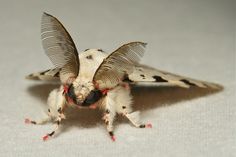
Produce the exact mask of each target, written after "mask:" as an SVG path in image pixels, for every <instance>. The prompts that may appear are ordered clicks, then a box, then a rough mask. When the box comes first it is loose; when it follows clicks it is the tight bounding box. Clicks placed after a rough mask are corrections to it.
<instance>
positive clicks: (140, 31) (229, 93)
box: [0, 0, 236, 157]
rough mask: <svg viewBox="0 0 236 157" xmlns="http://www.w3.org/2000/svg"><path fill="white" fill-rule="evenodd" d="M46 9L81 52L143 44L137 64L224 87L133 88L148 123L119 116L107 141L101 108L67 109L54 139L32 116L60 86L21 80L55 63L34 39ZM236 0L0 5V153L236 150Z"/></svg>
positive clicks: (38, 113)
mask: <svg viewBox="0 0 236 157" xmlns="http://www.w3.org/2000/svg"><path fill="white" fill-rule="evenodd" d="M44 11H46V12H48V13H50V14H52V15H54V16H56V17H58V19H60V20H61V21H62V22H63V24H64V25H65V27H66V28H67V29H68V31H69V32H70V33H71V35H72V37H73V39H74V41H75V43H76V45H77V47H78V49H79V50H84V49H86V48H103V49H104V50H106V51H109V52H111V51H112V50H114V49H116V48H117V47H118V46H120V45H122V44H124V43H126V42H129V41H137V40H138V41H145V42H147V43H148V48H147V52H146V53H145V56H144V58H143V60H142V63H145V64H148V65H150V66H153V67H156V68H159V69H163V70H168V71H171V72H176V73H179V74H183V75H187V76H190V77H193V78H198V79H202V80H206V81H212V82H217V83H219V84H222V85H223V86H224V90H223V91H221V92H218V93H215V94H209V93H207V92H204V91H202V90H197V89H190V90H189V91H188V90H182V89H179V88H158V89H147V88H141V89H139V88H138V89H135V90H133V93H134V95H135V105H134V106H135V108H136V109H139V110H141V111H142V119H143V121H149V122H152V124H153V129H136V128H134V127H133V126H131V125H130V124H129V123H128V122H127V121H126V120H125V119H122V118H119V121H118V122H117V123H116V129H115V134H116V137H117V141H116V142H115V143H113V142H112V141H111V140H110V139H109V137H108V135H107V133H106V130H105V128H104V125H103V123H102V121H101V120H100V118H101V113H98V112H97V111H90V110H83V111H74V112H72V114H73V115H72V116H69V117H68V120H67V121H65V122H64V123H63V127H62V129H61V131H60V134H58V135H57V136H56V137H55V138H54V139H52V140H49V141H48V142H42V140H41V137H42V136H43V135H44V134H45V133H47V132H48V131H50V130H51V129H52V126H51V125H45V126H27V125H25V124H24V122H23V121H24V118H25V117H33V118H39V117H40V116H41V115H42V114H41V113H42V110H43V109H44V108H45V101H46V97H47V94H48V92H49V91H50V90H51V89H53V88H55V87H57V86H56V85H49V84H44V83H40V82H32V81H28V80H24V76H25V75H26V74H28V73H31V72H36V71H38V70H44V69H47V68H48V67H52V64H51V63H50V62H49V60H48V58H47V57H46V55H45V54H44V52H43V49H42V46H41V41H40V20H41V15H42V13H43V12H44ZM235 11H236V8H235V1H234V0H143V1H141V0H124V1H114V0H107V1H106V0H94V1H90V0H84V1H79V0H73V1H68V0H64V1H62V0H54V1H43V0H40V1H33V0H28V1H27V0H21V1H13V0H6V1H3V0H1V1H0V19H1V23H0V53H1V57H0V71H1V81H0V90H1V91H0V98H1V105H0V142H1V146H0V156H4V157H5V156H37V157H38V156H40V157H42V156H50V157H52V156H83V157H84V156H101V157H103V156H129V157H132V156H135V157H143V156H153V157H154V156H155V157H156V156H163V157H165V156H180V157H184V156H186V157H187V156H192V157H193V156H196V157H197V156H219V157H222V156H227V157H229V156H236V107H235V105H236V103H235V102H236V100H235V98H234V97H235Z"/></svg>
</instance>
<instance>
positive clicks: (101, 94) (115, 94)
mask: <svg viewBox="0 0 236 157" xmlns="http://www.w3.org/2000/svg"><path fill="white" fill-rule="evenodd" d="M41 39H42V44H43V48H44V50H45V52H46V54H47V56H48V57H49V58H50V60H51V61H52V63H53V64H54V66H55V68H54V69H49V70H46V71H42V72H39V73H33V74H30V75H28V76H27V78H28V79H36V80H60V82H61V85H60V87H59V88H58V89H54V90H53V91H51V93H50V94H49V97H48V105H49V109H48V117H47V118H46V119H42V120H41V121H33V120H30V119H25V122H26V123H31V124H42V123H45V122H48V121H50V120H53V121H54V122H55V128H54V129H53V130H52V131H51V132H50V133H48V134H46V135H45V136H44V137H43V140H47V139H48V138H49V137H51V136H53V135H54V134H55V132H56V131H57V129H58V128H59V126H60V124H61V121H62V120H63V119H65V118H66V116H65V114H64V113H65V110H66V108H67V107H71V106H77V107H78V108H81V107H88V108H96V107H99V108H100V109H102V110H103V111H104V116H103V120H104V121H105V124H106V127H107V131H108V133H109V135H110V137H111V139H112V140H113V141H115V137H114V133H113V121H114V118H115V116H116V114H117V113H118V114H122V115H123V116H125V117H127V118H128V119H129V120H130V122H131V123H132V124H133V125H134V126H135V127H138V128H151V127H152V125H151V124H145V123H141V122H140V119H139V112H138V111H136V112H133V110H132V107H131V104H132V96H131V94H130V87H129V84H134V85H135V84H142V83H146V84H149V85H162V84H164V85H176V86H180V87H184V88H189V87H190V86H197V87H202V88H219V86H218V85H216V84H213V83H207V82H202V81H197V80H195V79H190V78H187V77H183V76H179V75H175V74H172V73H169V72H164V71H160V70H157V69H154V68H151V67H148V66H145V65H141V64H139V61H140V59H141V57H142V56H143V54H144V48H145V46H146V43H143V42H131V43H128V44H125V45H123V46H121V47H119V48H118V49H116V50H115V51H114V52H112V53H110V54H108V53H106V52H104V51H103V50H102V49H87V50H85V51H84V52H81V53H79V54H78V52H77V49H76V46H75V44H74V42H73V40H72V38H71V36H70V35H69V33H68V32H67V31H66V29H65V28H64V27H63V25H62V24H61V23H60V22H59V21H58V20H57V19H56V18H55V17H53V16H51V15H49V14H47V13H44V14H43V16H42V23H41Z"/></svg>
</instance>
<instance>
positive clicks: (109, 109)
mask: <svg viewBox="0 0 236 157" xmlns="http://www.w3.org/2000/svg"><path fill="white" fill-rule="evenodd" d="M105 101H106V102H105V103H106V104H105V113H104V116H103V120H104V122H105V124H106V128H107V131H108V133H109V136H110V137H111V140H112V141H115V140H116V139H115V136H114V127H113V122H114V119H115V116H116V111H115V107H114V102H113V100H112V99H110V98H109V97H108V96H107V97H106V99H105Z"/></svg>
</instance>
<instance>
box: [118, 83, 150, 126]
mask: <svg viewBox="0 0 236 157" xmlns="http://www.w3.org/2000/svg"><path fill="white" fill-rule="evenodd" d="M115 92H116V97H114V99H115V100H116V111H117V113H119V114H122V115H123V116H125V117H126V118H128V119H129V121H130V122H131V123H132V124H133V125H134V126H135V127H138V128H151V127H152V125H151V124H143V123H141V122H140V112H139V111H136V112H133V109H132V106H131V105H132V103H133V102H132V96H131V94H130V89H129V88H127V85H126V86H124V84H122V85H121V86H120V87H117V88H116V90H115Z"/></svg>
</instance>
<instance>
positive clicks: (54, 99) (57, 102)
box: [43, 90, 66, 141]
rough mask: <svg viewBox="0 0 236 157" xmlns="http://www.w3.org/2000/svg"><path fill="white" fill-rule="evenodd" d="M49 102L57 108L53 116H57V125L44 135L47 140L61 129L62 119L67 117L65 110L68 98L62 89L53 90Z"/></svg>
mask: <svg viewBox="0 0 236 157" xmlns="http://www.w3.org/2000/svg"><path fill="white" fill-rule="evenodd" d="M48 104H49V106H50V107H51V108H52V109H53V108H54V110H56V112H55V113H56V114H55V113H54V115H53V117H56V118H55V122H56V124H55V126H54V129H53V131H51V132H50V133H47V134H46V135H45V136H44V137H43V140H44V141H46V140H47V139H48V138H49V137H52V136H53V135H54V134H55V132H56V131H57V130H58V129H59V126H60V124H61V121H62V119H66V117H65V115H64V110H65V108H66V100H65V97H64V95H63V94H62V90H53V91H52V92H51V94H50V95H49V98H48Z"/></svg>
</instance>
